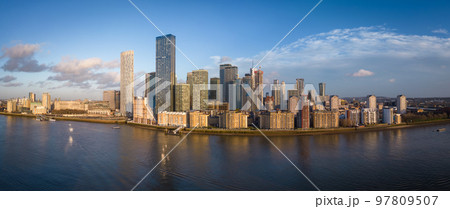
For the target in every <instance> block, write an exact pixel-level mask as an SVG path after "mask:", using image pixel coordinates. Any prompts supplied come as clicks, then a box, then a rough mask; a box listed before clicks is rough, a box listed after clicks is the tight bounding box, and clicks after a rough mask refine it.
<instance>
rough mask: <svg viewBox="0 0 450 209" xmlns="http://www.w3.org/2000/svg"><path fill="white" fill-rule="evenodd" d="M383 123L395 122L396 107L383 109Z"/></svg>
mask: <svg viewBox="0 0 450 209" xmlns="http://www.w3.org/2000/svg"><path fill="white" fill-rule="evenodd" d="M383 123H386V124H393V123H394V108H385V109H383Z"/></svg>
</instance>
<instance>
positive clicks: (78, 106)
mask: <svg viewBox="0 0 450 209" xmlns="http://www.w3.org/2000/svg"><path fill="white" fill-rule="evenodd" d="M54 103H55V104H54V105H55V107H54V110H84V111H87V110H88V105H87V104H84V102H83V101H81V100H76V101H61V100H57V101H55V102H54ZM108 107H109V103H108Z"/></svg>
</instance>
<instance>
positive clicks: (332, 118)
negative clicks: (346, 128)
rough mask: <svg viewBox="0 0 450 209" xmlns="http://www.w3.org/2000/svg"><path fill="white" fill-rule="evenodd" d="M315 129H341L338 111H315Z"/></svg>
mask: <svg viewBox="0 0 450 209" xmlns="http://www.w3.org/2000/svg"><path fill="white" fill-rule="evenodd" d="M312 126H313V128H337V127H339V112H338V111H325V110H319V111H314V112H313V114H312Z"/></svg>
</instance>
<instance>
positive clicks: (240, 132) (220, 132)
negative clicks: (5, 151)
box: [0, 112, 450, 136]
mask: <svg viewBox="0 0 450 209" xmlns="http://www.w3.org/2000/svg"><path fill="white" fill-rule="evenodd" d="M0 115H6V116H20V117H29V118H36V116H35V115H30V114H18V113H5V112H0ZM54 118H55V119H56V120H64V121H78V122H89V123H103V124H126V125H130V126H134V127H138V128H145V129H151V130H157V131H166V130H174V129H176V128H177V127H166V126H158V125H149V124H141V123H134V122H127V121H126V120H124V119H122V120H107V119H105V120H102V119H89V118H70V117H54ZM448 123H450V119H439V120H431V121H422V122H417V123H411V124H406V123H403V124H396V125H384V124H378V125H375V126H369V127H359V128H344V127H342V128H330V129H310V130H301V129H297V130H295V129H294V130H267V129H261V131H262V132H263V133H264V134H265V135H267V136H302V135H303V136H311V135H326V134H339V133H356V132H368V131H382V130H392V129H403V128H413V127H420V126H431V125H439V124H448ZM191 130H192V129H191V128H184V129H182V130H180V134H187V133H188V132H189V131H191ZM191 134H200V135H217V136H231V135H234V136H236V135H237V136H257V135H261V133H260V132H259V131H258V130H256V129H218V128H214V129H208V128H197V129H194V130H192V132H191Z"/></svg>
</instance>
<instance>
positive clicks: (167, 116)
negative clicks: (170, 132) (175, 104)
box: [158, 111, 188, 127]
mask: <svg viewBox="0 0 450 209" xmlns="http://www.w3.org/2000/svg"><path fill="white" fill-rule="evenodd" d="M187 117H188V115H187V113H186V112H167V111H163V112H160V113H158V125H160V126H182V127H187V126H188V120H187Z"/></svg>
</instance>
